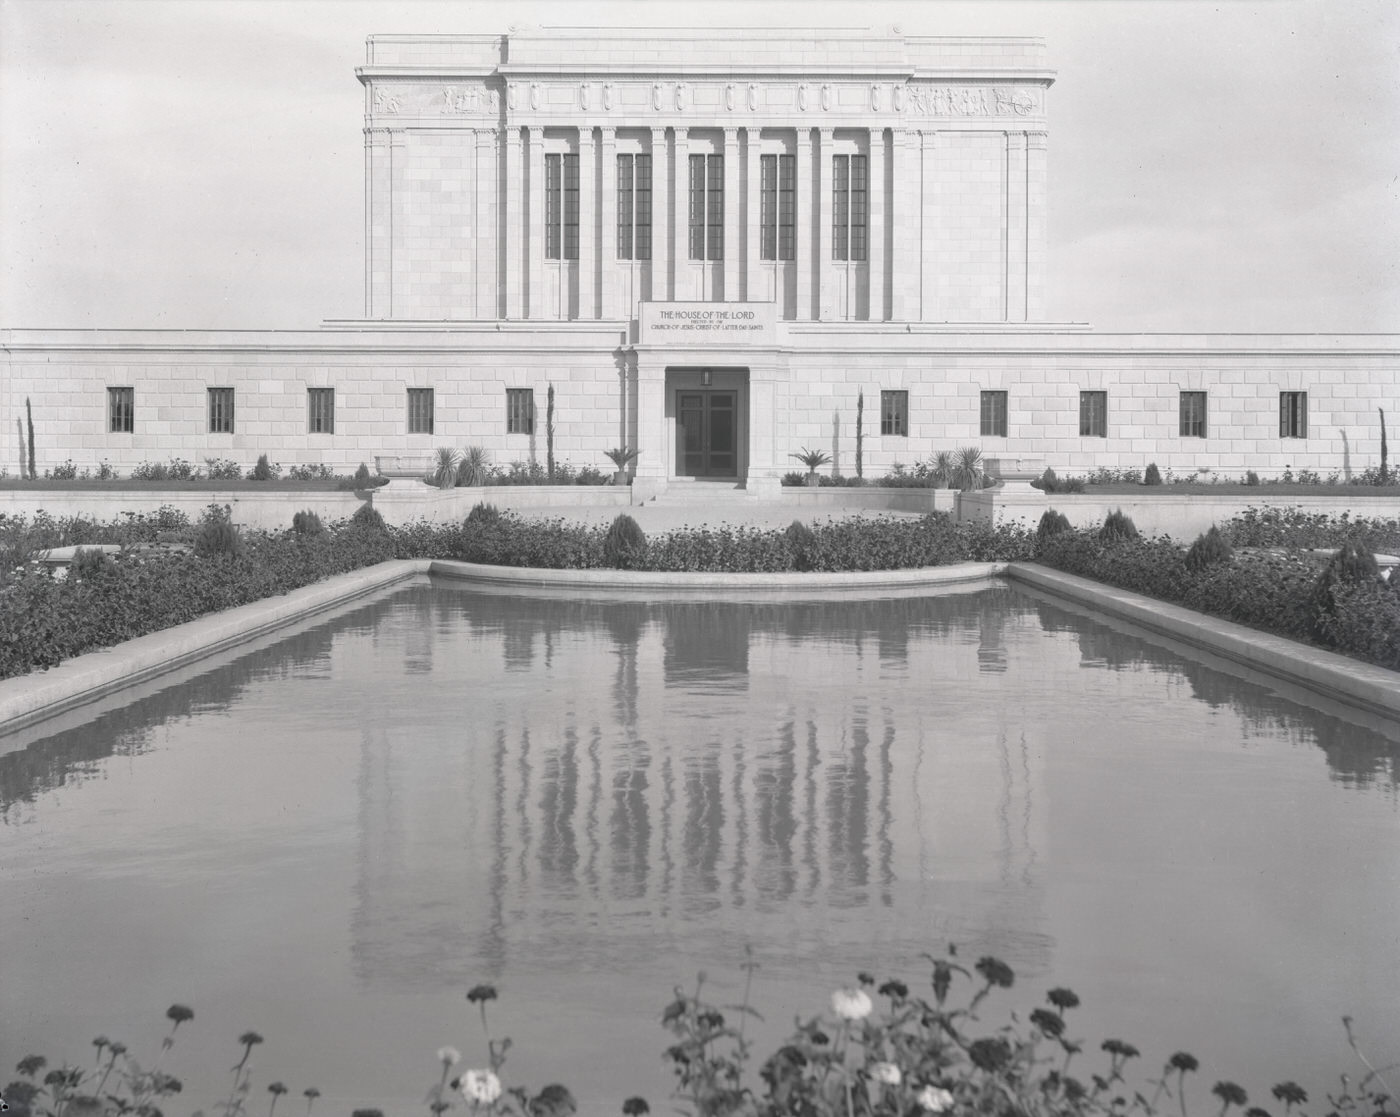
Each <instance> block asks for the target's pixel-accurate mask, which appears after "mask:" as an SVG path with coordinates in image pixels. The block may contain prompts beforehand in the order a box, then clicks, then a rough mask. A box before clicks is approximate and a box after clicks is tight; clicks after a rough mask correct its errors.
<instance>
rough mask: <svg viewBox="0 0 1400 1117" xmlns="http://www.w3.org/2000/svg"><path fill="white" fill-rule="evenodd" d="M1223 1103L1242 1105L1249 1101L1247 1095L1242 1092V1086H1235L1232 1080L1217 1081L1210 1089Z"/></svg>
mask: <svg viewBox="0 0 1400 1117" xmlns="http://www.w3.org/2000/svg"><path fill="white" fill-rule="evenodd" d="M1210 1092H1211V1093H1212V1094H1214V1095H1215V1096H1216V1097H1217V1098H1219V1099H1220V1100H1221V1101H1223V1102H1224V1103H1225V1105H1226V1106H1227V1107H1228V1106H1232V1105H1244V1104H1245V1102H1247V1101H1249V1095H1248V1094H1246V1093H1245V1092H1244V1087H1242V1086H1237V1085H1236V1084H1235V1083H1233V1082H1217V1083H1216V1084H1215V1085H1214V1086H1213V1087H1212V1088H1211V1091H1210Z"/></svg>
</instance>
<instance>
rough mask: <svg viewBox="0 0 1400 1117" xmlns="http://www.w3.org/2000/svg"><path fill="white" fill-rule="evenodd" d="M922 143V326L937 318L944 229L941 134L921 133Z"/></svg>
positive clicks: (920, 241) (920, 176)
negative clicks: (939, 162)
mask: <svg viewBox="0 0 1400 1117" xmlns="http://www.w3.org/2000/svg"><path fill="white" fill-rule="evenodd" d="M919 141H920V148H921V154H920V165H921V167H922V170H921V171H920V174H919V179H920V182H921V184H922V189H921V190H920V192H919V193H920V197H921V200H922V201H921V205H920V207H919V209H920V221H919V225H920V235H919V308H918V317H919V320H920V321H923V322H933V321H936V320H937V318H938V307H939V297H938V294H939V292H938V265H939V263H940V262H941V261H940V260H938V258H937V257H938V244H937V237H938V231H939V229H940V228H942V222H940V221H939V219H938V218H939V214H938V207H939V201H940V199H939V197H938V194H939V188H938V181H937V175H938V168H937V160H938V133H937V132H933V131H929V132H923V131H921V132H920V133H919Z"/></svg>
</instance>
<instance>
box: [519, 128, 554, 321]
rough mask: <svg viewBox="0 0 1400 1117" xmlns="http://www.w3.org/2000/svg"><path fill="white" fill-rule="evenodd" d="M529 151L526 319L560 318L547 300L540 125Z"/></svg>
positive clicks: (526, 223)
mask: <svg viewBox="0 0 1400 1117" xmlns="http://www.w3.org/2000/svg"><path fill="white" fill-rule="evenodd" d="M528 150H529V158H528V160H527V164H526V165H527V166H528V167H529V171H528V172H527V176H528V177H527V191H528V193H529V198H530V209H529V212H528V213H527V214H526V216H525V275H526V282H527V287H526V289H527V290H528V291H529V295H528V302H527V303H526V307H525V317H527V318H557V317H558V316H559V307H558V305H557V304H556V305H555V306H546V305H545V298H544V269H545V262H544V248H545V241H544V129H543V128H541V127H539V126H538V125H531V127H530V146H529V149H528ZM561 201H562V199H561Z"/></svg>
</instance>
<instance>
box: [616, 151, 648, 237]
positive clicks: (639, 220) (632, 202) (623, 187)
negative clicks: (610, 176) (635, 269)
mask: <svg viewBox="0 0 1400 1117" xmlns="http://www.w3.org/2000/svg"><path fill="white" fill-rule="evenodd" d="M617 258H618V259H619V260H650V259H651V156H650V155H619V156H618V157H617Z"/></svg>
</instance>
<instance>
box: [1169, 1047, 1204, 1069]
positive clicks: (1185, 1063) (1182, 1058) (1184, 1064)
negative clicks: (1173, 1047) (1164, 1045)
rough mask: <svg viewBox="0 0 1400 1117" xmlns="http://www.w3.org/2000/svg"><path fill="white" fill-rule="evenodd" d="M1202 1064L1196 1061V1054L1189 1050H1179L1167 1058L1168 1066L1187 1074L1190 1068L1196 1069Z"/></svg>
mask: <svg viewBox="0 0 1400 1117" xmlns="http://www.w3.org/2000/svg"><path fill="white" fill-rule="evenodd" d="M1200 1065H1201V1064H1200V1063H1198V1062H1197V1061H1196V1056H1194V1055H1192V1054H1191V1052H1189V1051H1178V1052H1177V1053H1176V1054H1175V1055H1173V1056H1172V1057H1171V1058H1170V1059H1168V1060H1167V1066H1169V1067H1171V1069H1172V1070H1179V1071H1181V1072H1182V1073H1183V1074H1185V1073H1186V1072H1187V1071H1189V1070H1195V1069H1196V1068H1197V1067H1199V1066H1200Z"/></svg>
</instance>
